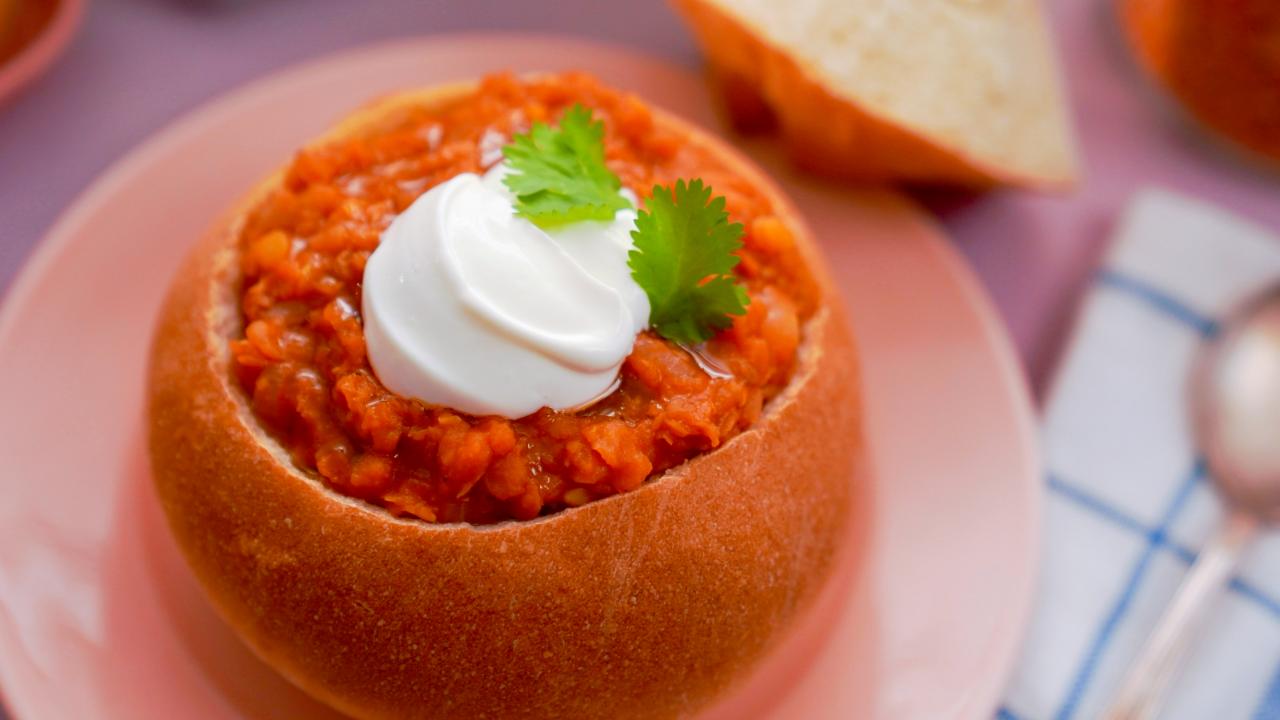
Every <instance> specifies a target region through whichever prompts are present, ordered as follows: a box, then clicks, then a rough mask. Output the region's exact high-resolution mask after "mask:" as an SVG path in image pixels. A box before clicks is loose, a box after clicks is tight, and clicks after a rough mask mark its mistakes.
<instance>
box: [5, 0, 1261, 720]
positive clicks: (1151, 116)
mask: <svg viewBox="0 0 1280 720" xmlns="http://www.w3.org/2000/svg"><path fill="white" fill-rule="evenodd" d="M1051 4H1052V15H1053V24H1054V29H1055V31H1056V34H1057V37H1058V42H1059V45H1060V47H1061V49H1062V53H1063V56H1064V62H1063V66H1064V69H1065V71H1066V75H1067V79H1068V87H1069V92H1070V95H1071V99H1072V108H1073V112H1074V115H1075V118H1076V122H1077V127H1078V130H1079V135H1080V140H1081V148H1082V154H1083V159H1084V164H1085V168H1086V177H1085V179H1084V182H1083V183H1082V184H1081V186H1080V187H1079V188H1078V190H1077V191H1076V192H1075V193H1074V194H1072V195H1068V196H1061V197H1046V196H1034V195H1029V194H1025V193H1018V192H1011V191H1004V192H997V193H992V194H988V195H985V196H978V197H974V196H966V195H963V194H957V193H944V192H931V193H921V194H920V198H921V200H923V201H924V202H925V203H926V204H928V205H929V206H930V207H931V208H932V209H933V210H934V211H935V212H936V213H937V214H938V216H939V217H940V219H941V221H942V222H943V224H944V225H945V226H946V228H947V229H948V230H949V231H950V233H951V235H952V236H953V237H954V238H955V241H956V243H957V245H958V246H959V248H960V249H961V250H962V252H963V253H964V254H965V255H966V256H967V257H968V258H969V259H970V261H971V262H972V263H973V265H974V267H975V268H976V269H977V271H978V273H979V275H980V276H981V278H982V280H983V281H984V282H985V284H986V286H987V288H988V290H989V291H990V293H991V294H992V296H993V297H994V299H995V301H996V303H997V305H998V306H999V308H1000V310H1001V312H1002V314H1003V316H1004V318H1005V320H1006V322H1007V324H1008V326H1009V329H1010V332H1011V333H1012V335H1013V337H1014V339H1015V342H1016V344H1017V347H1018V350H1019V353H1020V355H1021V357H1022V360H1023V362H1024V364H1025V366H1026V368H1027V370H1028V373H1029V377H1030V379H1031V382H1032V384H1033V387H1034V388H1036V390H1037V392H1038V393H1039V392H1042V391H1043V388H1044V384H1045V382H1046V378H1047V377H1048V376H1049V375H1050V373H1051V370H1052V367H1053V363H1054V360H1055V358H1056V356H1057V354H1058V352H1059V350H1060V348H1061V344H1062V338H1063V336H1064V333H1065V331H1066V329H1067V328H1068V327H1069V325H1070V319H1071V313H1072V311H1073V309H1074V307H1075V304H1076V299H1077V298H1078V297H1079V295H1080V292H1081V290H1082V288H1083V287H1084V285H1085V284H1086V283H1087V282H1088V279H1089V277H1090V274H1091V273H1092V271H1093V269H1094V268H1095V266H1096V264H1097V262H1098V258H1099V256H1100V254H1101V253H1102V252H1103V251H1104V249H1105V241H1106V238H1107V235H1108V231H1109V228H1110V226H1111V224H1112V223H1113V222H1114V220H1115V218H1116V215H1117V211H1118V210H1119V209H1120V208H1121V207H1122V206H1123V205H1124V203H1125V202H1126V200H1127V199H1128V198H1129V197H1130V195H1131V194H1132V192H1133V191H1134V190H1135V189H1136V188H1138V187H1140V186H1143V185H1147V184H1158V185H1163V186H1165V187H1169V188H1173V189H1177V190H1182V191H1185V192H1189V193H1191V194H1195V195H1199V196H1202V197H1204V198H1207V199H1210V200H1213V201H1215V202H1218V203H1221V204H1222V205H1224V206H1226V207H1228V208H1231V209H1233V210H1236V211H1238V212H1240V213H1242V214H1243V215H1245V216H1248V217H1251V218H1253V219H1254V220H1256V221H1259V222H1261V223H1263V224H1264V225H1267V226H1269V227H1271V228H1273V229H1277V230H1280V193H1277V190H1280V180H1278V178H1280V175H1277V174H1275V173H1274V172H1272V171H1270V170H1263V169H1259V168H1256V167H1251V166H1250V165H1249V164H1248V163H1245V162H1241V161H1240V160H1239V159H1238V158H1237V157H1235V156H1234V154H1232V153H1230V152H1226V151H1224V149H1223V148H1222V147H1221V146H1220V145H1218V144H1217V143H1215V142H1213V141H1210V140H1207V139H1206V138H1204V137H1203V136H1202V135H1201V134H1199V133H1198V132H1197V131H1196V130H1195V129H1194V128H1192V127H1190V126H1189V125H1188V124H1187V123H1186V122H1184V121H1182V120H1181V119H1180V118H1179V116H1178V115H1177V114H1176V113H1173V112H1170V111H1169V108H1168V106H1167V104H1166V103H1164V102H1163V101H1162V99H1161V98H1160V97H1159V96H1158V95H1157V94H1155V93H1153V92H1151V90H1150V89H1149V88H1148V87H1147V85H1146V83H1145V82H1144V81H1143V79H1142V78H1141V77H1140V76H1139V75H1138V73H1137V72H1136V71H1135V69H1134V68H1133V66H1132V64H1131V62H1130V61H1129V59H1128V56H1127V55H1126V53H1125V51H1124V48H1123V47H1122V45H1121V44H1120V42H1119V39H1118V33H1117V30H1116V27H1115V24H1114V22H1113V20H1112V15H1111V12H1110V9H1111V7H1110V5H1111V3H1110V2H1109V1H1108V0H1056V2H1052V3H1051ZM476 29H486V30H492V29H509V30H525V31H538V32H555V33H566V34H574V35H583V36H588V37H591V38H593V39H596V40H601V41H607V42H616V43H621V44H624V45H628V46H631V47H634V48H638V49H641V50H644V51H648V52H650V53H653V54H655V55H659V56H664V57H666V58H668V59H672V60H675V61H677V62H680V63H684V64H687V65H689V66H690V67H693V66H695V65H696V64H697V63H698V55H697V52H696V49H695V47H694V46H693V44H692V42H691V40H690V38H689V37H688V35H687V34H686V33H685V31H684V29H683V27H682V26H681V25H680V24H679V22H678V21H677V20H676V18H675V17H674V16H673V15H672V14H671V12H670V11H669V10H667V9H666V8H665V6H663V5H661V4H660V3H649V2H604V1H602V0H557V2H554V3H537V2H526V1H524V0H465V1H463V2H427V1H424V0H380V1H378V2H372V1H370V2H352V1H351V0H91V2H90V8H89V12H88V15H87V17H86V19H85V23H84V26H83V28H82V30H81V33H80V35H79V37H78V38H77V39H76V40H75V41H74V42H73V44H72V46H71V48H70V50H69V52H68V53H67V54H66V56H65V57H63V58H62V59H61V60H60V61H59V62H58V63H57V64H56V65H55V66H54V68H53V69H52V71H51V72H50V73H49V74H48V75H47V76H45V77H43V78H42V79H40V80H39V81H37V82H36V83H35V84H34V85H33V86H32V87H31V88H29V89H28V90H27V91H26V92H25V93H23V94H22V95H21V96H19V97H17V98H16V99H14V100H13V101H12V102H10V103H9V104H7V105H6V106H4V107H0V290H2V289H4V288H7V287H8V285H9V284H10V282H11V281H12V280H13V278H14V276H15V275H16V273H17V272H18V270H19V269H20V267H21V264H22V262H23V260H24V258H25V257H26V256H27V255H28V254H29V253H30V251H31V250H32V248H33V246H34V245H35V244H36V243H37V242H38V241H39V239H40V237H41V236H42V235H43V233H44V232H45V230H46V229H47V228H48V227H49V226H50V224H51V223H52V222H53V221H54V220H55V218H56V217H57V216H58V214H59V213H60V212H61V211H62V209H63V208H65V207H66V206H67V205H68V204H69V203H70V202H71V200H72V199H73V198H74V197H75V196H76V194H77V193H78V192H80V191H81V190H82V189H84V188H85V187H86V186H87V185H88V184H89V183H90V182H91V181H92V180H93V179H94V177H95V176H97V175H98V174H99V173H100V172H101V171H102V170H103V169H105V168H106V167H107V166H108V165H109V164H110V163H111V162H113V161H114V160H116V159H117V158H119V157H120V156H121V155H123V154H124V153H125V152H127V151H128V150H129V148H131V147H133V146H134V145H135V144H137V143H139V142H140V141H142V140H143V139H145V138H146V137H147V136H148V135H150V134H151V133H153V132H154V131H156V130H157V129H158V128H160V127H162V126H164V125H165V124H166V123H168V122H169V121H171V120H172V119H174V118H175V117H176V116H178V115H180V114H181V113H183V112H185V111H188V110H190V109H192V108H194V107H196V106H198V105H200V104H201V103H203V102H204V101H206V100H208V99H210V98H211V97H214V96H216V95H218V94H220V93H222V92H224V91H226V90H229V89H231V88H233V87H235V86H237V85H239V84H241V83H243V82H245V81H247V80H250V79H252V78H255V77H257V76H260V75H262V74H263V73H266V72H269V71H271V70H273V69H277V68H280V67H283V66H286V65H289V64H291V63H294V62H298V61H301V60H304V59H307V58H311V57H314V56H317V55H322V54H325V53H329V52H332V51H335V50H338V49H342V48H347V47H352V46H356V45H361V44H365V43H370V42H375V41H378V40H381V39H387V38H393V37H400V36H405V35H424V34H430V33H442V32H450V31H458V30H476ZM209 172H217V168H213V167H211V168H209ZM185 241H186V240H185V239H183V238H175V239H174V242H185ZM0 717H3V710H0Z"/></svg>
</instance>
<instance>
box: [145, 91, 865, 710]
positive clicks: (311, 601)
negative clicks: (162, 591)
mask: <svg viewBox="0 0 1280 720" xmlns="http://www.w3.org/2000/svg"><path fill="white" fill-rule="evenodd" d="M470 89H471V86H450V87H446V88H440V89H434V90H428V91H421V92H412V93H406V94H401V95H397V96H394V97H390V98H387V99H385V100H382V101H380V102H378V103H376V104H374V105H372V106H370V107H368V108H366V109H364V110H362V111H360V112H358V113H357V114H355V115H354V116H352V117H350V118H349V119H347V120H345V121H344V122H342V123H341V124H340V125H338V126H337V127H336V128H335V129H334V130H333V131H332V132H331V134H330V135H329V136H327V137H328V138H330V139H332V138H334V137H343V136H353V135H361V134H373V133H377V132H379V130H380V128H385V127H388V123H390V122H392V121H393V120H394V119H395V118H396V117H397V115H398V114H402V113H403V112H405V110H406V109H407V108H413V107H419V108H420V107H421V106H431V105H434V104H439V103H449V102H456V101H457V100H458V98H460V97H463V96H464V95H465V94H466V93H467V92H469V91H470ZM655 121H656V122H657V123H658V124H659V125H661V126H663V127H665V128H669V129H674V130H677V131H678V132H679V133H680V135H681V136H682V137H684V138H686V139H687V142H690V143H697V144H701V145H704V146H706V147H709V148H712V149H713V150H714V152H715V153H716V155H717V156H722V157H723V158H724V161H725V162H726V163H727V164H729V166H730V167H732V168H734V169H735V170H736V172H738V173H740V175H741V176H742V177H743V178H745V179H747V180H749V181H751V182H753V183H756V184H757V185H758V186H759V187H761V188H762V189H764V190H765V192H767V193H768V196H769V198H770V199H771V201H772V202H773V204H774V206H775V207H776V208H777V210H778V212H779V213H780V215H781V217H783V218H784V220H785V221H786V222H788V223H789V224H790V225H791V227H792V229H793V230H794V231H795V233H796V236H797V238H798V239H799V240H798V241H799V242H801V243H802V244H803V245H804V254H805V257H806V258H807V259H808V262H809V264H810V265H811V269H812V271H813V273H814V276H815V277H816V281H817V283H818V284H819V287H820V288H821V289H822V292H823V296H824V301H823V303H822V307H821V308H820V309H819V310H818V311H817V312H816V313H815V314H814V315H813V316H812V317H811V318H810V319H809V320H808V321H807V322H806V324H805V325H804V327H803V340H802V343H801V346H800V349H799V351H798V353H799V357H798V362H797V364H796V367H795V371H794V374H793V376H792V379H791V381H790V384H789V385H788V387H787V388H786V389H785V390H784V391H783V392H782V393H781V394H780V395H778V396H776V397H775V398H774V399H773V400H771V401H770V402H769V404H768V405H767V406H766V408H765V411H764V412H763V414H762V415H761V417H760V418H759V420H758V421H757V422H756V423H755V424H754V425H753V426H752V427H751V428H750V429H749V430H747V431H745V432H743V433H741V434H739V435H737V436H735V437H733V438H732V439H731V440H729V441H728V442H726V443H725V444H724V445H722V446H721V447H719V448H717V449H715V450H712V451H710V452H707V453H705V454H702V455H700V456H697V457H696V458H694V459H693V460H691V461H689V462H686V463H684V464H682V465H680V466H678V467H676V468H674V469H672V470H670V471H667V472H666V473H664V474H662V475H660V476H657V477H654V478H651V479H650V480H649V481H648V482H646V483H645V484H644V485H643V486H642V487H640V488H639V489H637V490H635V491H632V492H627V493H623V494H620V495H615V496H613V497H610V498H607V499H603V500H599V501H596V502H592V503H589V504H587V505H584V506H582V507H578V508H573V509H568V510H565V511H563V512H559V513H557V514H553V515H548V516H544V517H540V518H538V519H536V520H531V521H508V522H503V523H499V524H495V525H483V526H475V525H468V524H462V523H453V524H433V523H428V522H422V521H418V520H414V519H402V518H397V517H394V516H393V515H391V514H390V513H389V512H387V511H386V510H384V509H383V508H381V507H378V506H375V505H372V504H368V503H365V502H362V501H359V500H355V499H352V498H349V497H346V496H344V495H342V494H339V493H337V492H335V491H333V490H331V489H329V488H328V487H326V486H325V484H324V483H323V482H322V480H321V479H320V478H319V477H318V476H316V475H315V474H314V473H311V472H307V471H303V470H300V469H299V468H298V467H297V466H296V465H295V464H294V463H293V462H292V461H291V459H290V456H289V454H288V452H287V451H286V450H285V449H284V448H283V447H282V446H281V445H280V444H279V443H278V442H277V441H276V440H275V439H273V437H272V436H270V435H269V434H268V433H267V432H266V431H265V430H264V429H263V427H262V426H261V425H260V423H259V421H258V419H257V418H256V417H255V415H254V413H253V411H252V408H251V407H250V403H249V400H248V398H247V396H246V394H245V392H244V391H243V390H242V389H241V387H240V386H239V385H238V384H237V382H236V380H235V379H234V378H233V376H232V372H231V369H230V363H231V360H230V352H229V349H228V342H229V340H230V339H231V338H233V337H235V336H236V333H238V332H242V328H241V315H240V312H239V309H238V297H239V296H238V294H237V292H238V284H239V281H238V280H239V279H238V273H239V265H238V262H237V256H238V252H239V247H238V237H239V232H240V229H241V226H242V223H243V221H244V217H245V215H246V213H247V211H248V209H249V208H251V207H252V206H253V205H254V204H255V203H256V202H258V201H259V200H260V199H261V198H262V197H264V194H265V193H268V192H270V191H271V190H272V188H273V187H275V186H277V185H278V183H280V182H281V177H282V176H281V175H280V174H277V175H275V176H273V177H271V178H269V179H267V180H266V181H265V182H264V183H262V184H261V185H260V186H259V187H258V188H257V189H256V190H254V191H253V192H252V193H250V194H249V195H248V197H247V198H246V199H245V200H244V201H243V202H242V203H241V204H240V205H239V206H237V207H236V208H234V209H233V210H231V212H229V213H228V214H227V215H226V216H225V217H223V218H222V219H221V220H220V221H219V222H218V223H217V224H216V225H215V226H214V227H213V228H212V230H211V231H210V232H209V233H208V235H207V236H206V237H205V238H204V239H203V240H202V241H201V242H200V243H199V244H198V245H197V246H196V248H195V249H194V251H193V252H192V254H191V255H190V257H189V259H188V260H187V262H186V264H185V265H184V266H183V268H182V269H181V270H180V272H179V274H178V276H177V277H176V279H175V281H174V283H173V287H172V290H171V292H170V294H169V297H168V299H167V301H166V303H165V305H164V308H163V312H162V314H161V317H160V319H159V325H158V329H157V334H156V338H155V344H154V348H153V355H152V364H151V368H150V386H149V387H150V450H151V459H152V467H153V472H154V477H155V484H156V489H157V491H158V493H159V496H160V499H161V501H162V504H163V507H164V510H165V512H166V514H167V516H168V519H169V523H170V525H171V528H172V532H173V533H174V535H175V536H176V539H177V541H178V544H179V545H180V547H181V548H182V550H183V552H184V554H185V556H186V559H187V561H188V562H189V564H190V565H191V567H192V569H193V570H194V572H195V574H196V576H197V577H198V578H199V580H200V582H201V583H202V584H203V586H204V588H205V589H206V590H207V592H208V594H209V595H210V597H211V598H212V600H213V603H214V605H215V606H216V607H217V608H218V610H219V612H220V613H221V615H222V616H223V617H224V618H225V619H226V621H227V622H228V623H229V624H230V625H231V627H233V628H234V629H235V630H236V631H237V632H238V633H239V634H240V635H241V636H242V637H243V639H244V640H245V641H246V643H247V644H248V645H249V646H250V647H251V648H252V649H253V650H254V651H255V652H256V653H257V654H258V655H260V656H261V657H262V658H263V659H264V660H265V661H266V662H267V663H269V664H270V665H271V666H273V667H274V668H276V669H277V670H278V671H279V672H281V673H282V674H283V675H285V676H286V677H288V678H289V679H290V680H292V681H293V682H294V683H296V684H297V685H299V686H301V687H302V688H303V689H305V690H306V691H308V692H309V693H311V694H313V695H314V696H316V697H318V698H320V699H321V700H323V701H325V702H327V703H329V704H331V705H332V706H334V707H336V708H338V709H340V710H342V711H344V712H346V713H348V714H350V715H352V716H355V717H359V718H438V717H456V718H478V717H487V718H602V717H609V718H626V717H646V718H649V717H675V716H687V715H689V714H690V713H692V712H694V711H696V710H698V709H700V708H703V707H705V706H707V705H708V704H709V703H710V702H711V701H712V700H713V699H715V698H716V697H717V696H719V695H721V694H722V693H724V692H725V691H726V689H728V688H730V687H731V686H732V685H733V684H734V682H735V681H736V680H739V679H741V678H742V677H743V676H744V675H745V674H746V672H747V671H748V670H749V669H750V668H751V667H752V665H753V664H754V663H756V662H757V661H758V660H759V659H760V658H761V657H762V656H763V655H764V654H765V653H766V652H767V651H768V650H769V649H770V648H771V647H772V646H773V645H775V643H776V642H777V641H778V640H779V638H780V637H781V636H782V635H783V634H784V633H785V631H786V630H787V629H788V626H789V624H790V623H791V622H792V621H793V620H794V619H795V617H796V616H797V614H798V613H800V612H803V611H804V610H805V609H806V607H807V606H808V605H809V604H810V603H811V601H812V600H813V599H814V597H815V595H816V594H817V593H818V591H819V590H820V589H821V587H822V586H823V584H824V582H825V581H826V580H827V579H828V576H829V575H830V574H831V571H832V569H833V565H834V564H835V562H836V559H837V553H838V551H840V550H841V548H840V545H841V539H842V538H843V537H845V536H846V534H847V533H846V531H847V527H846V526H847V524H848V523H849V518H850V502H851V496H852V494H853V492H852V491H853V483H854V482H855V481H856V479H855V478H854V477H853V475H854V470H853V468H854V460H855V455H856V454H858V453H860V452H862V450H861V448H862V444H861V439H860V437H861V436H860V433H859V418H860V410H859V400H858V394H857V387H858V385H857V376H856V375H857V374H856V363H855V350H854V346H853V342H852V339H851V335H850V332H849V329H848V327H847V325H846V321H845V318H844V315H843V312H842V309H841V305H840V302H839V300H838V299H837V298H836V296H835V294H834V290H833V288H832V284H831V281H830V279H829V277H828V275H827V273H826V272H825V270H824V268H823V267H822V260H821V257H820V255H819V253H818V251H817V249H816V248H815V247H814V246H813V244H812V241H811V239H810V237H809V234H808V232H807V231H806V230H805V228H804V227H803V226H802V225H801V224H800V222H799V221H798V219H797V218H796V217H795V215H794V212H791V211H789V210H788V208H789V205H788V204H787V203H786V201H785V200H784V199H783V198H782V197H781V195H780V194H779V193H778V191H777V190H776V188H774V186H773V185H772V184H771V183H770V182H769V181H768V180H767V179H766V178H765V177H763V176H762V174H761V173H760V172H759V171H758V170H756V169H755V168H754V167H752V166H751V165H749V164H748V163H747V162H746V161H744V160H743V159H742V158H741V157H740V156H739V155H738V154H737V153H736V152H735V151H733V150H731V149H730V148H728V147H726V146H724V145H723V144H721V143H720V142H719V141H717V140H714V139H713V138H711V137H709V136H707V135H705V134H703V133H702V132H700V131H698V130H695V129H694V128H692V127H689V126H688V125H686V124H685V123H683V122H681V121H679V120H677V119H675V118H673V117H671V116H669V115H665V114H662V113H658V112H657V111H655ZM322 140H323V138H322Z"/></svg>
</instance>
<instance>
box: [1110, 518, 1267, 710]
mask: <svg viewBox="0 0 1280 720" xmlns="http://www.w3.org/2000/svg"><path fill="white" fill-rule="evenodd" d="M1257 527H1258V523H1257V520H1256V519H1254V518H1253V516H1251V515H1249V514H1247V513H1242V512H1232V513H1230V514H1229V515H1228V516H1227V521H1226V523H1225V524H1224V525H1223V526H1222V527H1221V528H1220V529H1219V530H1218V532H1217V534H1216V535H1215V536H1214V538H1213V539H1212V540H1211V541H1210V542H1209V544H1208V545H1207V546H1206V547H1205V548H1204V550H1202V551H1201V552H1200V556H1199V558H1198V559H1197V560H1196V562H1195V564H1194V565H1192V566H1191V570H1190V572H1188V573H1187V577H1186V579H1185V580H1183V581H1182V586H1181V587H1180V588H1178V593H1177V595H1175V596H1174V598H1173V602H1171V603H1170V604H1169V607H1168V609H1167V610H1165V612H1164V616H1163V617H1161V618H1160V622H1159V623H1158V624H1157V625H1156V628H1155V630H1154V631H1153V632H1152V633H1151V637H1149V638H1148V639H1147V643H1146V646H1145V647H1144V648H1143V649H1142V653H1141V654H1140V655H1139V656H1138V660H1137V662H1135V663H1134V664H1133V666H1132V667H1130V669H1129V675H1128V676H1127V677H1126V678H1125V680H1124V684H1123V685H1121V687H1120V692H1119V693H1118V694H1117V695H1116V698H1115V700H1114V702H1113V703H1112V705H1111V708H1110V709H1109V710H1108V711H1107V712H1106V713H1105V714H1104V715H1103V717H1104V718H1107V720H1151V719H1152V718H1154V717H1155V716H1156V713H1157V712H1158V711H1159V710H1160V707H1161V705H1162V704H1163V700H1164V696H1165V691H1166V690H1168V688H1169V684H1170V683H1171V682H1172V681H1173V678H1174V675H1175V674H1176V673H1177V671H1178V669H1179V668H1180V667H1181V666H1182V661H1183V658H1184V657H1185V656H1186V654H1187V648H1188V647H1189V646H1190V644H1191V642H1190V641H1191V639H1192V638H1193V637H1194V636H1195V634H1196V632H1197V631H1198V630H1199V628H1200V627H1201V626H1202V625H1203V624H1204V620H1205V617H1206V616H1207V614H1208V613H1207V610H1208V609H1209V607H1210V606H1211V605H1212V601H1213V600H1214V599H1215V598H1216V597H1217V596H1218V594H1219V592H1220V590H1221V589H1222V586H1223V585H1225V584H1226V583H1227V580H1228V579H1229V578H1230V577H1231V574H1232V572H1234V571H1235V569H1236V565H1237V564H1239V560H1240V554H1241V552H1242V551H1243V550H1244V548H1245V546H1246V545H1248V543H1249V541H1250V540H1251V539H1252V538H1253V536H1254V533H1255V532H1256V531H1257Z"/></svg>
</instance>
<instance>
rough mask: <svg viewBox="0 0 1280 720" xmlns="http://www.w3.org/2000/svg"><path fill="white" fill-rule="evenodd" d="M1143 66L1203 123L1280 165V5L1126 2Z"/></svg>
mask: <svg viewBox="0 0 1280 720" xmlns="http://www.w3.org/2000/svg"><path fill="white" fill-rule="evenodd" d="M1120 16H1121V20H1122V23H1123V25H1124V29H1125V34H1126V36H1127V38H1128V40H1129V44H1130V45H1131V46H1132V48H1133V50H1134V52H1135V54H1136V55H1137V57H1138V61H1139V62H1140V63H1141V64H1142V65H1143V67H1144V68H1146V70H1147V71H1148V72H1149V73H1150V74H1151V75H1152V76H1153V77H1154V78H1155V80H1156V81H1157V82H1159V83H1160V84H1161V85H1163V86H1164V87H1166V88H1167V89H1168V90H1169V91H1170V92H1171V93H1173V95H1174V96H1176V97H1177V98H1178V99H1179V100H1180V101H1181V102H1182V104H1183V105H1184V106H1186V107H1187V109H1188V110H1189V111H1190V112H1191V113H1192V114H1193V115H1194V116H1195V117H1196V118H1198V119H1199V120H1200V121H1201V122H1203V123H1204V124H1205V125H1207V126H1209V127H1210V128H1212V129H1214V130H1216V131H1217V132H1220V133H1222V134H1223V135H1226V136H1227V137H1229V138H1230V139H1232V140H1234V141H1235V142H1237V143H1239V144H1240V145H1243V146H1245V147H1247V148H1249V149H1251V150H1253V151H1255V152H1257V153H1260V154H1261V155H1263V156H1266V157H1269V158H1271V159H1272V160H1280V0H1121V2H1120Z"/></svg>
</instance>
